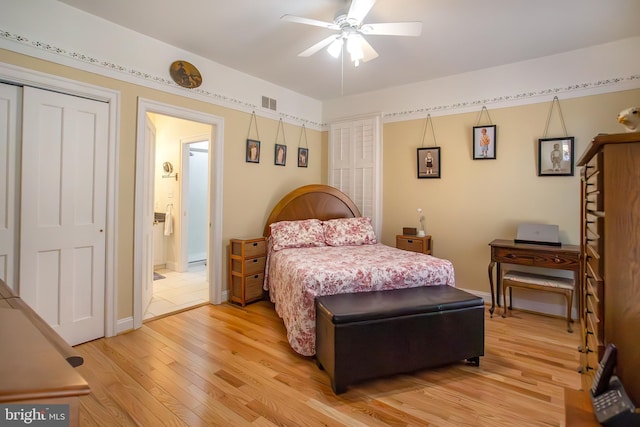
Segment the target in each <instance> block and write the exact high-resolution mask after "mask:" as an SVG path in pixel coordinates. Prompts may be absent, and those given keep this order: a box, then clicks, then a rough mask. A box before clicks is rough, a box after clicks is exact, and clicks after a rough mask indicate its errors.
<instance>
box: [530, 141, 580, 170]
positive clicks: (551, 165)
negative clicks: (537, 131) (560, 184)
mask: <svg viewBox="0 0 640 427" xmlns="http://www.w3.org/2000/svg"><path fill="white" fill-rule="evenodd" d="M573 143H574V137H572V136H565V137H563V138H541V139H539V140H538V176H573V163H574V160H575V159H574V154H573Z"/></svg>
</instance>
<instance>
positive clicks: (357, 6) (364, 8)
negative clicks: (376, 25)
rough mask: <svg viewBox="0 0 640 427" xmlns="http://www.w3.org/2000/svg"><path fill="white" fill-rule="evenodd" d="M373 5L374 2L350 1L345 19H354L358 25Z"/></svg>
mask: <svg viewBox="0 0 640 427" xmlns="http://www.w3.org/2000/svg"><path fill="white" fill-rule="evenodd" d="M375 3H376V0H351V6H350V7H349V12H347V19H349V20H351V19H354V20H355V21H356V22H358V23H360V22H362V20H363V19H364V17H365V16H367V13H369V11H370V10H371V8H372V7H373V5H374V4H375Z"/></svg>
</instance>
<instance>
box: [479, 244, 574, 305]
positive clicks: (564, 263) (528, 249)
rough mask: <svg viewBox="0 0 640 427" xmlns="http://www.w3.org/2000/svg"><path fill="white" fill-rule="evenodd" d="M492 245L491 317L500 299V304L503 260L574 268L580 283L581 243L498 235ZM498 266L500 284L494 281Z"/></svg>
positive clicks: (505, 261) (497, 275) (540, 265)
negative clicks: (518, 240)
mask: <svg viewBox="0 0 640 427" xmlns="http://www.w3.org/2000/svg"><path fill="white" fill-rule="evenodd" d="M489 245H490V246H491V262H490V263H489V268H488V270H489V285H490V286H491V308H490V309H489V313H490V314H491V317H493V312H494V310H495V307H496V299H497V303H498V307H500V289H501V287H502V275H503V273H502V266H501V263H506V264H516V265H526V266H530V267H544V268H553V269H556V270H570V271H573V275H574V279H575V281H576V284H577V283H579V280H580V247H579V246H577V245H562V246H552V245H535V244H527V243H515V242H514V241H513V240H504V239H496V240H494V241H493V242H491V243H489ZM494 266H496V286H494V281H493V270H494ZM576 289H579V286H576ZM496 292H497V297H496ZM578 300H579V301H582V298H581V297H580V296H579V297H578Z"/></svg>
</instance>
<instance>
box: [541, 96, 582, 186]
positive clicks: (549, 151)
mask: <svg viewBox="0 0 640 427" xmlns="http://www.w3.org/2000/svg"><path fill="white" fill-rule="evenodd" d="M555 104H558V114H559V115H560V123H561V124H562V130H563V132H564V136H563V137H558V138H547V132H548V131H549V122H550V121H551V114H552V113H553V106H554V105H555ZM573 145H574V137H572V136H567V128H566V126H565V125H564V118H563V117H562V110H561V109H560V100H559V99H558V97H557V96H554V97H553V100H552V101H551V109H550V110H549V116H547V125H546V126H545V128H544V136H543V137H542V138H540V139H538V176H573V164H574V160H575V159H574V154H573Z"/></svg>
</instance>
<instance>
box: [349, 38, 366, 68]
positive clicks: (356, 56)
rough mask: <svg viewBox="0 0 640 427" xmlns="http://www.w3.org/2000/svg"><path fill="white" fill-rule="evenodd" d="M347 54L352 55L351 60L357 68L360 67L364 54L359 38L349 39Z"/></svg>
mask: <svg viewBox="0 0 640 427" xmlns="http://www.w3.org/2000/svg"><path fill="white" fill-rule="evenodd" d="M347 52H349V53H350V54H351V60H352V61H353V62H354V64H355V66H356V67H357V66H358V65H360V60H361V59H363V58H364V52H363V51H362V46H361V45H360V40H359V39H358V38H357V37H349V38H348V39H347Z"/></svg>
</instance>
